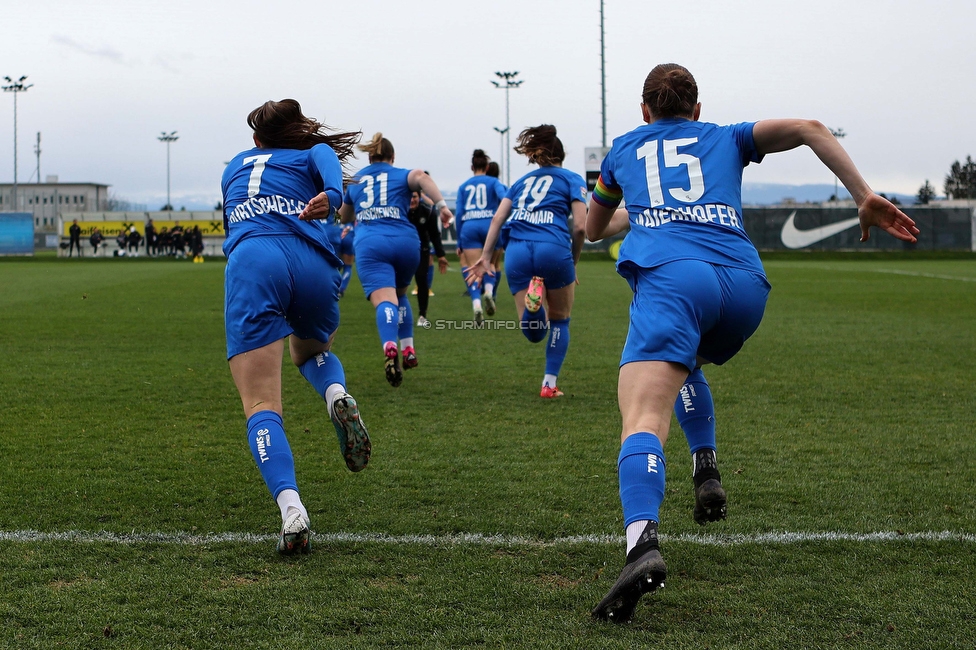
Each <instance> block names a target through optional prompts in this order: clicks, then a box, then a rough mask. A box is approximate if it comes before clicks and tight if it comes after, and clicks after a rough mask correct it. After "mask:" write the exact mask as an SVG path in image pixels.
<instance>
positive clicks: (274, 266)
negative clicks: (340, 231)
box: [224, 235, 342, 359]
mask: <svg viewBox="0 0 976 650" xmlns="http://www.w3.org/2000/svg"><path fill="white" fill-rule="evenodd" d="M341 279H342V274H341V270H340V269H336V268H333V267H332V266H331V265H330V263H329V261H328V260H327V259H326V258H325V256H324V254H323V253H322V251H320V250H318V249H316V248H315V247H314V246H312V245H311V244H310V243H309V242H307V241H306V240H304V239H302V238H300V237H289V236H279V235H276V236H273V237H270V236H269V237H247V238H245V239H242V240H241V242H240V243H239V244H238V245H237V246H236V247H235V248H234V250H233V251H232V252H231V254H230V259H228V260H227V267H226V269H225V270H224V328H225V330H226V333H227V358H228V359H230V358H231V357H234V356H237V355H238V354H242V353H244V352H249V351H251V350H256V349H258V348H262V347H264V346H266V345H268V344H269V343H274V342H275V341H278V340H280V339H283V338H284V337H286V336H288V335H289V334H292V333H294V334H295V336H297V337H298V338H301V339H315V340H317V341H321V342H323V343H325V342H326V341H328V340H329V337H330V336H332V334H333V333H334V332H335V331H336V329H338V328H339V283H340V281H341Z"/></svg>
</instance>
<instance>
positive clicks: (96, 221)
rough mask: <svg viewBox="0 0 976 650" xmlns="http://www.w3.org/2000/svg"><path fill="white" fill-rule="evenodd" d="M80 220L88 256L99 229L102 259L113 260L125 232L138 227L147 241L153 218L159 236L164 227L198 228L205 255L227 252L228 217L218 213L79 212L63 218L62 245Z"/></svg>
mask: <svg viewBox="0 0 976 650" xmlns="http://www.w3.org/2000/svg"><path fill="white" fill-rule="evenodd" d="M74 219H77V220H78V225H79V226H80V227H81V243H82V246H83V247H84V249H85V255H86V256H90V255H91V253H92V248H91V246H90V245H89V243H88V238H89V237H90V236H91V234H92V232H94V230H95V228H96V227H97V228H99V229H100V230H101V231H102V236H103V237H104V238H105V240H104V241H103V242H102V245H101V246H100V247H99V250H98V255H97V256H98V257H112V256H113V255H114V254H115V251H116V250H117V249H118V246H117V245H116V243H115V238H116V237H117V236H118V234H119V233H120V232H122V231H125V232H129V230H130V229H131V228H132V227H135V229H136V232H138V233H139V234H140V235H142V236H143V238H145V236H146V223H147V222H148V221H149V219H152V220H153V225H154V226H155V227H156V233H157V234H158V233H159V231H160V230H162V229H163V228H167V229H169V230H172V229H173V227H174V226H175V225H176V224H177V223H179V225H180V226H182V227H183V230H184V231H185V232H189V231H191V230H193V226H198V227H199V228H200V231H201V232H202V233H203V254H204V256H206V257H223V255H224V252H223V251H222V250H221V246H223V244H224V215H223V212H221V211H219V210H217V211H210V210H207V211H184V210H180V211H179V212H177V211H172V212H170V211H165V212H78V213H67V214H63V215H59V217H58V233H59V235H60V239H61V243H62V244H64V243H67V242H68V241H69V236H68V228H70V227H71V224H72V221H73V220H74ZM145 248H146V244H145V240H143V243H142V244H141V251H145ZM67 254H68V252H67V250H66V249H65V248H63V247H61V246H59V247H58V257H66V256H67Z"/></svg>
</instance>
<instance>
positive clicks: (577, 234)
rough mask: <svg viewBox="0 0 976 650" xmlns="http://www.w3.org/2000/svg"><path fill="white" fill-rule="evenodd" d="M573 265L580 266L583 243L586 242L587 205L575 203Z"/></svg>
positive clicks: (573, 205) (580, 202)
mask: <svg viewBox="0 0 976 650" xmlns="http://www.w3.org/2000/svg"><path fill="white" fill-rule="evenodd" d="M571 208H572V210H573V264H578V263H579V259H580V254H582V252H583V242H584V240H586V234H585V233H586V204H585V203H583V202H582V201H573V204H572V206H571Z"/></svg>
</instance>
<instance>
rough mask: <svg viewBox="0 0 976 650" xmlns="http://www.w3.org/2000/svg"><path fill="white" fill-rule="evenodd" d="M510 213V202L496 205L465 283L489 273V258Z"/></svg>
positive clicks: (474, 280)
mask: <svg viewBox="0 0 976 650" xmlns="http://www.w3.org/2000/svg"><path fill="white" fill-rule="evenodd" d="M511 213H512V200H511V199H508V198H505V199H502V201H501V203H499V204H498V209H497V210H495V216H494V217H492V218H491V225H490V226H489V227H488V234H487V235H486V236H485V246H484V248H482V249H481V257H480V258H478V261H477V262H475V263H474V264H473V265H472V266H471V267H470V269H469V275H468V279H467V282H468V284H472V283H474V282H476V281H478V280H480V279H481V278H482V276H483V275H485V274H486V273H488V272H490V271H491V256H492V253H494V251H495V244H497V243H498V236H499V234H500V233H501V231H502V226H503V225H504V224H505V221H506V220H507V219H508V215H510V214H511Z"/></svg>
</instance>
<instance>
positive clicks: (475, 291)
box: [461, 266, 481, 300]
mask: <svg viewBox="0 0 976 650" xmlns="http://www.w3.org/2000/svg"><path fill="white" fill-rule="evenodd" d="M470 273H471V269H470V268H469V267H467V266H462V267H461V276H462V277H463V278H464V281H465V283H466V282H467V281H468V275H469V274H470ZM467 286H468V296H469V297H470V298H471V300H481V282H472V283H471V284H469V285H467Z"/></svg>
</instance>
